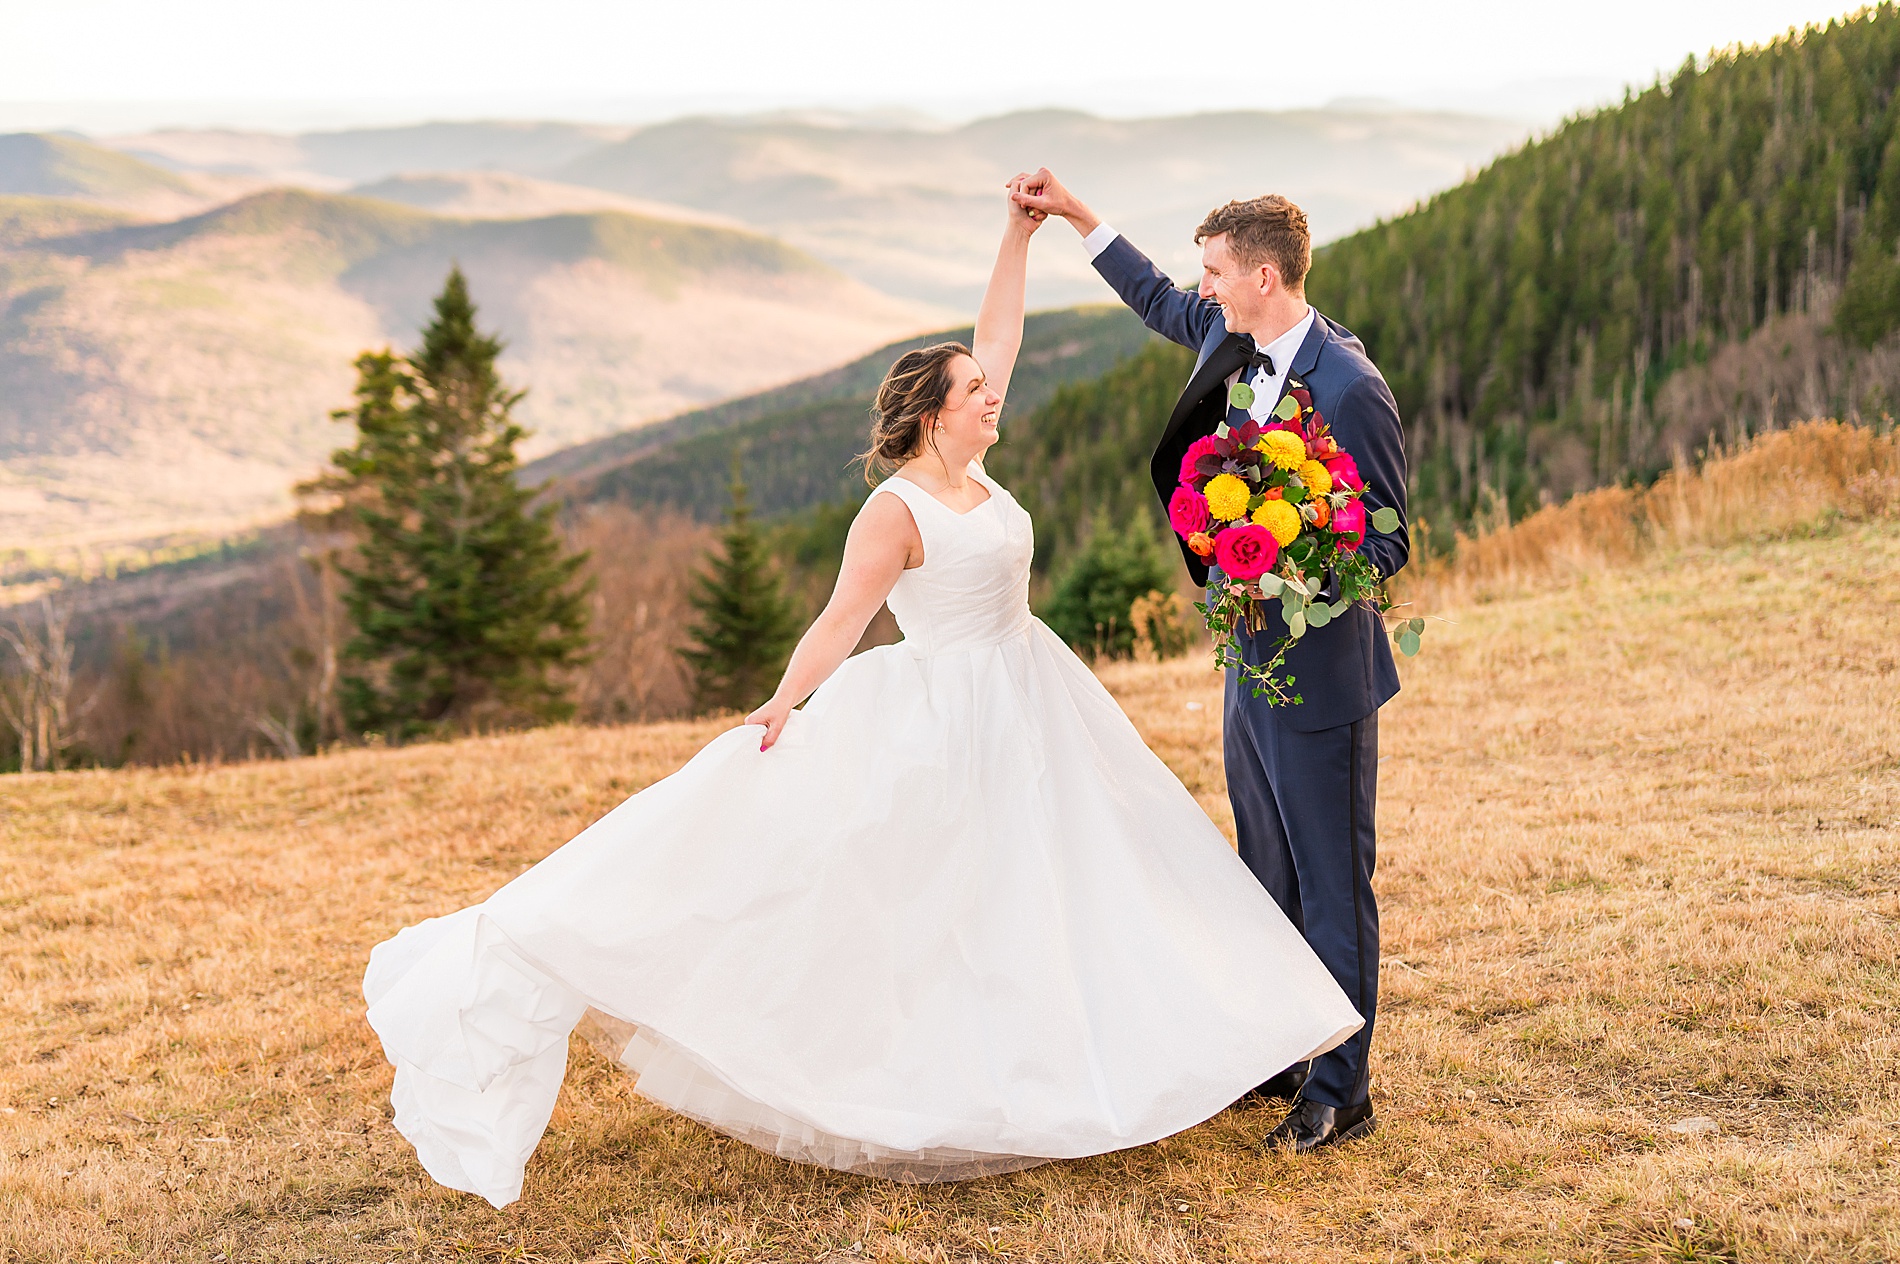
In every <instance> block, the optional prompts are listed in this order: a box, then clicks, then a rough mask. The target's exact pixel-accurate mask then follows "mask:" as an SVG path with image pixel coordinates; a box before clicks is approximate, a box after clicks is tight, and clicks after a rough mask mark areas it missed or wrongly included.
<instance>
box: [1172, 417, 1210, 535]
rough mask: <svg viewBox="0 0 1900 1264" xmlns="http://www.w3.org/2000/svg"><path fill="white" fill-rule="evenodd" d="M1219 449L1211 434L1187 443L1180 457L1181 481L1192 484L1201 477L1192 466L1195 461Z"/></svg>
mask: <svg viewBox="0 0 1900 1264" xmlns="http://www.w3.org/2000/svg"><path fill="white" fill-rule="evenodd" d="M1219 450H1220V446H1219V441H1218V440H1216V439H1215V438H1214V436H1213V435H1202V436H1201V437H1200V438H1198V439H1196V440H1195V441H1194V442H1193V443H1190V444H1188V450H1187V452H1186V454H1185V455H1183V456H1182V458H1181V481H1182V482H1183V483H1187V484H1190V485H1192V484H1193V482H1194V480H1195V479H1197V478H1200V477H1201V472H1200V471H1199V470H1197V469H1195V468H1194V467H1195V463H1196V462H1198V461H1199V460H1200V459H1201V458H1202V457H1204V456H1212V455H1214V454H1215V453H1216V452H1218V451H1219ZM1182 534H1186V533H1185V532H1183V533H1182Z"/></svg>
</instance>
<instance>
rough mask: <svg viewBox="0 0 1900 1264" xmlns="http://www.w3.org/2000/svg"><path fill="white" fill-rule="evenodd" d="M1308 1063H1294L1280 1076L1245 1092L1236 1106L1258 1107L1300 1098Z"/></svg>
mask: <svg viewBox="0 0 1900 1264" xmlns="http://www.w3.org/2000/svg"><path fill="white" fill-rule="evenodd" d="M1308 1065H1309V1064H1308V1063H1305V1062H1295V1063H1294V1064H1293V1065H1292V1066H1290V1067H1288V1068H1287V1069H1286V1070H1284V1071H1282V1072H1280V1074H1278V1075H1276V1076H1274V1077H1273V1078H1272V1079H1270V1080H1268V1081H1267V1082H1266V1083H1265V1084H1259V1085H1256V1086H1254V1087H1253V1088H1250V1089H1248V1090H1247V1093H1246V1095H1245V1096H1244V1097H1242V1098H1241V1099H1240V1100H1239V1101H1237V1102H1235V1103H1234V1105H1236V1106H1259V1105H1261V1104H1263V1103H1265V1102H1270V1101H1281V1102H1295V1101H1298V1100H1299V1098H1300V1089H1301V1088H1303V1087H1305V1085H1306V1072H1307V1067H1308Z"/></svg>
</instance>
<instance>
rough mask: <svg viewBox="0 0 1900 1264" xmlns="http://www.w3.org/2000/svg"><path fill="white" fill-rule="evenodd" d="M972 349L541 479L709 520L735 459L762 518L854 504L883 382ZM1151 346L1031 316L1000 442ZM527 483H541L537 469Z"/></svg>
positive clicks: (872, 362)
mask: <svg viewBox="0 0 1900 1264" xmlns="http://www.w3.org/2000/svg"><path fill="white" fill-rule="evenodd" d="M969 337H970V330H969V329H968V328H964V329H950V330H944V331H942V332H940V333H935V334H930V335H926V336H924V337H920V338H912V339H907V340H905V341H904V342H900V343H893V344H892V345H890V346H888V347H882V348H880V349H879V350H877V351H874V352H872V353H871V354H870V355H868V356H865V357H863V358H862V359H860V360H857V361H854V362H853V363H851V364H848V365H845V366H844V367H842V368H840V369H836V370H834V371H832V372H830V373H826V374H822V375H820V376H818V377H816V378H808V379H805V380H804V381H800V382H795V383H792V384H791V385H790V386H787V387H784V388H781V389H780V390H777V391H770V392H766V393H764V394H762V395H755V396H751V397H748V398H746V399H742V400H736V401H733V402H732V403H730V404H725V405H721V406H719V407H717V408H712V409H705V410H701V411H700V412H696V413H688V414H686V415H684V416H682V417H678V418H675V419H673V420H672V421H669V422H665V423H663V424H662V425H661V426H658V427H654V428H653V430H652V431H651V433H650V434H648V435H641V434H634V435H628V436H612V437H610V438H608V439H605V440H602V441H600V442H599V443H598V444H594V445H589V447H590V448H592V449H593V450H594V453H595V454H596V455H595V457H594V459H592V460H589V459H587V456H586V454H585V450H582V451H574V452H565V453H557V454H555V455H554V456H553V457H552V458H550V459H549V460H548V461H547V462H546V466H547V467H551V469H550V470H549V471H548V472H552V471H554V470H561V469H562V468H563V467H565V468H566V469H568V470H571V471H572V473H570V474H569V475H568V477H567V479H566V481H565V482H564V483H563V484H562V485H561V489H560V494H563V495H565V496H566V497H567V498H568V499H570V500H572V501H575V502H580V503H587V502H593V501H603V500H607V501H621V502H625V503H627V504H631V505H636V506H641V507H652V508H658V507H667V508H672V509H677V510H680V511H682V512H684V513H687V514H690V515H692V516H694V517H696V518H700V519H702V520H712V519H715V518H717V517H718V516H719V514H720V513H721V512H722V511H723V510H724V509H725V506H726V501H727V496H726V484H727V482H728V481H729V480H730V477H731V460H732V455H733V453H735V452H740V453H743V458H742V459H743V462H744V466H743V470H744V475H745V478H746V481H747V483H748V484H749V485H750V489H751V494H752V502H753V505H754V506H755V508H757V509H758V511H759V512H761V513H763V514H765V515H768V516H775V515H782V514H787V513H796V512H800V511H803V510H807V509H811V508H813V507H814V506H818V505H825V504H834V503H838V502H855V501H858V500H861V499H863V497H864V495H865V492H866V488H865V484H864V479H863V476H862V475H861V474H860V473H859V472H858V468H857V467H856V465H855V464H854V463H853V462H854V458H855V457H856V456H857V455H858V453H860V452H862V451H863V450H864V447H865V444H866V442H867V439H868V436H869V433H870V425H871V421H870V410H871V399H872V396H873V395H874V394H875V392H876V390H877V384H878V382H879V381H881V380H882V378H883V376H884V373H885V371H886V370H887V369H889V368H890V366H891V364H892V363H893V362H894V361H895V360H896V359H897V357H898V356H899V355H901V354H903V353H904V352H905V351H907V350H909V349H911V348H912V347H917V346H924V345H927V344H929V343H933V342H941V341H944V340H945V339H959V340H962V341H965V342H967V341H968V340H969ZM1151 339H1152V335H1151V334H1149V333H1148V332H1147V331H1146V330H1145V329H1143V328H1142V327H1141V325H1140V323H1139V322H1138V321H1136V319H1135V318H1134V316H1133V315H1132V314H1130V313H1129V312H1128V311H1127V310H1125V309H1123V308H1121V307H1110V306H1094V307H1077V308H1066V309H1062V310H1058V311H1053V312H1038V313H1035V314H1033V315H1031V316H1030V317H1029V318H1028V321H1027V322H1026V325H1025V328H1024V333H1023V350H1022V355H1021V358H1020V359H1019V360H1018V365H1017V369H1016V374H1015V377H1014V379H1013V380H1012V382H1011V384H1010V408H1009V413H1008V415H1007V416H1006V418H1005V420H1004V429H1005V431H1006V432H1007V433H1009V434H1012V435H1013V434H1014V433H1015V432H1016V431H1017V430H1018V429H1019V428H1022V427H1026V426H1028V425H1029V424H1030V422H1029V418H1030V417H1031V416H1032V415H1039V414H1038V409H1039V408H1040V406H1042V405H1043V404H1044V403H1045V401H1047V400H1049V398H1050V397H1051V396H1052V395H1055V394H1057V393H1058V391H1059V389H1061V388H1063V387H1064V385H1065V384H1067V383H1073V382H1077V381H1090V380H1093V379H1095V378H1097V377H1098V376H1100V375H1101V374H1102V373H1103V372H1105V371H1108V370H1110V369H1111V367H1112V366H1113V365H1116V364H1118V363H1120V362H1121V361H1123V360H1125V359H1127V358H1128V357H1129V356H1132V355H1134V354H1135V353H1137V352H1138V351H1140V350H1141V349H1142V348H1143V347H1145V346H1147V345H1148V344H1149V342H1150V341H1151ZM1012 418H1013V419H1014V420H1012ZM643 439H646V440H648V442H645V443H642V442H641V440H643ZM654 440H657V442H654ZM526 473H527V475H528V477H531V478H533V477H536V476H538V475H539V476H545V473H544V470H543V469H541V468H537V467H530V468H529V469H528V471H526Z"/></svg>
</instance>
